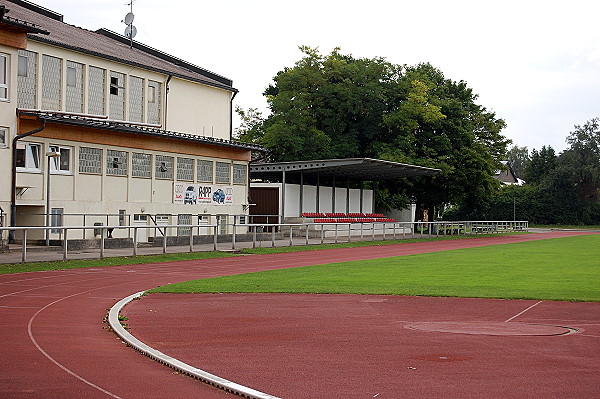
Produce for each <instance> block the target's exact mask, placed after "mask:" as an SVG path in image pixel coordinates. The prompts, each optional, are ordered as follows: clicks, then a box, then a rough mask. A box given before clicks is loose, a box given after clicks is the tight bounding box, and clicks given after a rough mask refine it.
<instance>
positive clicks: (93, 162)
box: [79, 147, 102, 175]
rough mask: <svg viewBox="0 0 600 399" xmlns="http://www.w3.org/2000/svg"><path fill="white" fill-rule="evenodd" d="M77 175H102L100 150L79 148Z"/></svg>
mask: <svg viewBox="0 0 600 399" xmlns="http://www.w3.org/2000/svg"><path fill="white" fill-rule="evenodd" d="M79 173H93V174H98V175H99V174H101V173H102V150H101V149H100V148H89V147H79Z"/></svg>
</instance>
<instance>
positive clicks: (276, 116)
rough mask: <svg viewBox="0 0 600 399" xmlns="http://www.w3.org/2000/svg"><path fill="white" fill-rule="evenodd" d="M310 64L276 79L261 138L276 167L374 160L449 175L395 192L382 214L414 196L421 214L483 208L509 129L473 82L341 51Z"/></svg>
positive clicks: (312, 54)
mask: <svg viewBox="0 0 600 399" xmlns="http://www.w3.org/2000/svg"><path fill="white" fill-rule="evenodd" d="M301 50H302V51H303V53H304V56H303V57H302V58H301V59H300V60H299V61H297V62H296V64H295V66H294V67H292V68H285V69H284V70H282V71H280V72H279V73H277V75H276V76H275V77H274V78H273V81H274V82H273V84H272V85H270V86H269V87H268V88H267V89H266V91H265V93H264V94H265V96H266V97H267V100H268V103H269V106H270V109H271V115H270V116H269V117H268V118H267V119H266V120H265V121H264V123H263V124H262V127H263V129H262V134H263V135H262V137H260V138H257V139H256V140H258V141H259V142H260V143H261V144H263V145H264V146H266V147H267V148H268V149H269V150H270V151H271V154H272V159H273V160H275V161H292V160H306V159H327V158H346V157H371V158H380V159H385V160H389V161H395V162H402V163H412V164H417V165H422V166H427V167H434V168H439V169H441V173H440V174H438V175H437V176H435V177H434V178H431V177H427V178H417V179H410V182H405V181H399V182H394V183H391V184H390V183H386V190H384V192H383V193H382V195H380V196H378V198H377V201H378V204H379V206H383V207H388V208H390V207H396V206H397V205H398V204H400V203H402V202H406V201H407V199H408V198H409V197H415V199H416V200H417V201H418V202H419V204H420V205H421V207H433V206H440V205H441V204H443V203H448V202H453V203H466V204H468V205H469V206H482V204H485V203H486V202H487V201H488V197H489V196H490V194H491V193H492V192H493V190H494V189H495V188H496V182H495V180H494V179H493V178H492V176H493V174H494V171H495V170H496V169H497V168H498V167H499V166H500V164H499V161H500V160H501V156H502V155H503V154H504V153H505V152H506V145H507V144H508V143H509V141H508V140H507V139H506V138H505V137H503V136H502V135H501V134H500V132H501V130H502V129H503V128H504V126H505V124H504V121H503V120H501V119H499V118H497V117H496V115H495V114H494V113H493V112H490V111H488V110H486V109H485V108H484V107H482V106H480V105H478V104H476V100H477V95H475V94H474V93H473V91H472V90H471V89H470V88H469V87H468V86H467V84H466V82H464V81H460V82H455V81H452V80H449V79H446V78H445V77H444V75H443V73H442V72H441V71H440V70H438V69H436V68H434V67H433V66H432V65H430V64H419V65H416V66H405V65H394V64H391V63H389V62H387V61H386V60H385V59H383V58H373V59H367V58H356V57H353V56H352V55H345V54H342V53H341V52H340V50H339V49H335V50H333V51H332V52H331V53H330V54H329V55H326V56H323V55H321V54H320V53H319V52H318V50H317V49H313V48H310V47H301Z"/></svg>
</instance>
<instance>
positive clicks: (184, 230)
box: [177, 214, 192, 236]
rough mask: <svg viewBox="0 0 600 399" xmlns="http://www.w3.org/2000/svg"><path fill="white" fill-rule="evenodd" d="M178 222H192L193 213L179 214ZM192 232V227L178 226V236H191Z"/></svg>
mask: <svg viewBox="0 0 600 399" xmlns="http://www.w3.org/2000/svg"><path fill="white" fill-rule="evenodd" d="M177 224H192V215H187V214H179V215H177ZM190 232H191V228H190V227H178V228H177V235H178V236H189V235H190Z"/></svg>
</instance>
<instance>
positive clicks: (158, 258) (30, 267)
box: [0, 251, 236, 274]
mask: <svg viewBox="0 0 600 399" xmlns="http://www.w3.org/2000/svg"><path fill="white" fill-rule="evenodd" d="M227 256H236V255H233V254H229V253H226V252H218V251H212V252H191V253H190V252H185V253H176V254H162V255H139V256H123V257H116V258H104V259H72V260H66V261H52V262H30V263H6V264H0V274H10V273H25V272H39V271H45V270H67V269H81V268H86V267H106V266H118V265H138V264H141V263H161V262H177V261H182V260H197V259H213V258H224V257H227Z"/></svg>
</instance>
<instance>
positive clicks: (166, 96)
mask: <svg viewBox="0 0 600 399" xmlns="http://www.w3.org/2000/svg"><path fill="white" fill-rule="evenodd" d="M171 79H173V75H169V77H167V81H166V82H165V123H164V124H163V126H164V127H165V129H164V130H167V112H168V110H169V107H168V105H169V82H170V81H171Z"/></svg>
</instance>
